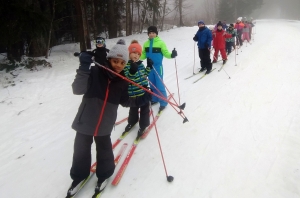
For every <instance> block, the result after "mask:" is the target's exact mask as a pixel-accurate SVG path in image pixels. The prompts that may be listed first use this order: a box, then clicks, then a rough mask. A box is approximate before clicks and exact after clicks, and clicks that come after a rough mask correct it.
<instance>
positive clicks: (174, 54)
mask: <svg viewBox="0 0 300 198" xmlns="http://www.w3.org/2000/svg"><path fill="white" fill-rule="evenodd" d="M176 56H177V51H176V49H175V48H174V49H173V50H172V54H171V58H175V57H176Z"/></svg>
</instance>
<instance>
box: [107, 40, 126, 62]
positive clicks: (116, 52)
mask: <svg viewBox="0 0 300 198" xmlns="http://www.w3.org/2000/svg"><path fill="white" fill-rule="evenodd" d="M107 58H120V59H123V60H124V61H125V62H126V63H127V62H128V59H129V54H128V49H127V47H126V45H125V41H124V40H123V39H120V40H119V41H118V42H117V44H116V45H114V46H113V47H112V48H111V50H110V51H109V53H108V54H107Z"/></svg>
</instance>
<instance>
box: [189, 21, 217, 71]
mask: <svg viewBox="0 0 300 198" xmlns="http://www.w3.org/2000/svg"><path fill="white" fill-rule="evenodd" d="M198 27H199V29H198V31H197V33H196V34H195V36H194V37H193V40H194V41H196V42H198V44H197V45H198V54H199V58H200V66H201V69H200V71H199V72H203V71H205V70H206V73H205V74H209V73H210V72H211V69H212V64H211V59H210V48H211V44H212V30H210V29H208V28H207V27H206V26H205V23H204V21H199V22H198ZM212 29H213V28H212Z"/></svg>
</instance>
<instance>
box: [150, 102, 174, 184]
mask: <svg viewBox="0 0 300 198" xmlns="http://www.w3.org/2000/svg"><path fill="white" fill-rule="evenodd" d="M150 108H151V111H152V112H153V110H152V106H151V104H150ZM151 115H152V119H153V120H154V115H153V113H152V114H151ZM154 127H155V132H156V137H157V142H158V146H159V150H160V155H161V159H162V162H163V165H164V170H165V173H166V177H167V181H168V182H172V181H173V180H174V177H173V176H171V175H168V172H167V168H166V163H165V159H164V155H163V152H162V149H161V144H160V140H159V136H158V132H157V127H156V123H154Z"/></svg>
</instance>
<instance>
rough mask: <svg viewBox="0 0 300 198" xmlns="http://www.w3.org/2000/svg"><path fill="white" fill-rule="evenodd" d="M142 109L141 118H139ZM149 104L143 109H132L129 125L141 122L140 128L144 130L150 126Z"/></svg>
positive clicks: (142, 107)
mask: <svg viewBox="0 0 300 198" xmlns="http://www.w3.org/2000/svg"><path fill="white" fill-rule="evenodd" d="M139 109H140V116H139ZM149 112H150V110H149V103H147V104H145V105H143V106H141V107H130V109H129V117H128V124H131V125H134V124H135V123H137V122H138V121H139V124H140V128H142V129H144V128H146V127H147V126H149V124H150V115H149Z"/></svg>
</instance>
